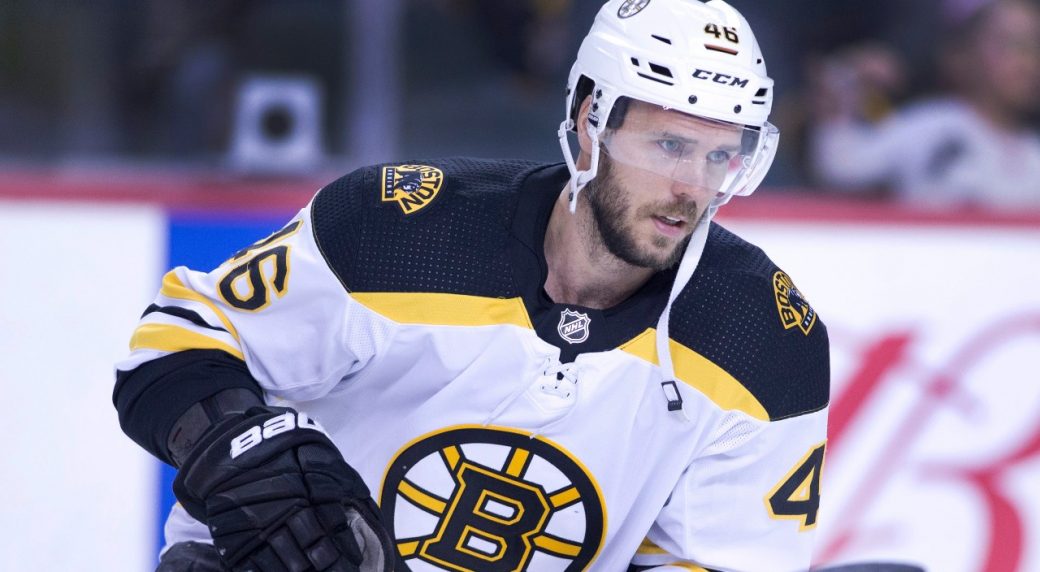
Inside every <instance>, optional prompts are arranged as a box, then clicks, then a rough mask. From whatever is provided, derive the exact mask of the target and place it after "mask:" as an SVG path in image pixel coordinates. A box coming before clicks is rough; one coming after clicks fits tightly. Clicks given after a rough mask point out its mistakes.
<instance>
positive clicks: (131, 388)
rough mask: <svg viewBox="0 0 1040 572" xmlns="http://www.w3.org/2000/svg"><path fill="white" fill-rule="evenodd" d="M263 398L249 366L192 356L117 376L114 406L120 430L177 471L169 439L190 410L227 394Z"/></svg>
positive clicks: (199, 353)
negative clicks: (240, 391) (243, 392)
mask: <svg viewBox="0 0 1040 572" xmlns="http://www.w3.org/2000/svg"><path fill="white" fill-rule="evenodd" d="M233 389H245V390H248V391H250V392H251V393H253V394H255V395H256V397H257V401H258V404H262V403H263V392H262V390H261V389H260V386H259V385H258V384H257V382H256V380H255V379H253V376H252V375H250V373H249V370H248V369H247V368H246V364H245V362H243V361H242V360H240V359H238V358H235V357H233V356H231V355H230V354H228V353H225V352H222V351H219V350H188V351H183V352H178V353H175V354H171V355H168V356H165V357H161V358H158V359H155V360H152V361H150V362H147V363H144V364H142V365H140V366H139V367H137V368H135V369H133V370H131V371H117V372H116V386H115V390H114V391H113V394H112V402H113V403H114V404H115V406H116V411H118V413H119V425H120V427H122V429H123V432H124V433H126V434H127V435H128V436H129V437H130V438H131V439H133V440H134V442H136V443H137V444H138V445H140V446H141V447H143V448H144V449H145V450H147V451H148V452H149V453H151V454H153V455H155V456H156V457H158V458H159V459H160V460H162V461H164V462H166V463H168V464H170V465H174V462H173V459H172V458H171V457H170V452H169V450H168V448H167V438H168V435H169V433H170V430H171V429H172V428H173V426H174V424H175V423H176V422H177V420H178V419H179V418H180V417H181V415H183V414H184V413H185V412H186V411H188V409H189V408H191V407H192V406H193V405H195V404H196V403H199V402H201V401H203V400H205V399H207V398H209V397H211V396H213V395H216V394H217V393H220V392H222V391H225V390H233Z"/></svg>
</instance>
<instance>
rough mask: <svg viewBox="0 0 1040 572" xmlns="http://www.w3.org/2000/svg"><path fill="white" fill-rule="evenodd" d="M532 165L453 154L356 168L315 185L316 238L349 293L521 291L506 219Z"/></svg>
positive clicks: (495, 293) (497, 293) (505, 293)
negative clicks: (512, 266) (318, 187)
mask: <svg viewBox="0 0 1040 572" xmlns="http://www.w3.org/2000/svg"><path fill="white" fill-rule="evenodd" d="M538 167H539V166H538V165H537V164H535V163H529V162H521V161H497V160H496V161H493V160H482V159H468V158H455V159H441V160H434V161H418V162H412V163H395V164H387V165H376V166H373V167H366V168H363V169H359V170H357V171H354V172H352V173H350V174H348V175H346V176H344V177H342V178H340V179H338V180H337V181H335V182H333V183H331V184H329V185H327V186H326V187H324V188H323V189H322V190H321V191H319V192H318V195H317V196H316V197H315V199H314V203H313V205H312V212H311V216H312V222H313V228H314V235H315V241H316V242H317V244H318V247H319V248H320V249H321V251H322V254H323V255H324V256H325V259H326V261H327V262H328V264H329V267H330V268H332V269H333V271H334V272H335V273H336V275H337V276H338V277H339V280H340V282H342V283H343V286H344V287H345V288H346V289H347V290H349V291H352V292H427V293H452V294H466V295H471V296H487V297H513V296H517V295H518V293H517V292H516V287H515V286H514V284H513V280H512V275H511V273H510V267H509V264H508V258H507V256H506V247H507V244H508V242H507V241H508V239H509V231H510V226H509V225H510V220H511V218H512V216H513V212H514V210H515V208H516V197H517V192H518V189H519V188H520V186H521V183H522V182H523V180H524V178H525V177H526V176H527V175H528V174H529V173H530V172H532V171H533V170H535V169H537V168H538Z"/></svg>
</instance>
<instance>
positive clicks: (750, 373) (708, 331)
mask: <svg viewBox="0 0 1040 572" xmlns="http://www.w3.org/2000/svg"><path fill="white" fill-rule="evenodd" d="M669 334H670V335H671V337H672V338H673V339H675V340H676V341H677V342H679V343H681V344H683V345H684V346H686V347H689V348H690V349H692V350H694V351H696V352H697V353H699V354H701V355H702V356H704V357H705V358H707V359H709V360H711V361H712V362H713V363H715V364H716V365H718V366H719V367H721V368H722V369H723V370H725V371H726V372H727V373H729V374H730V375H732V376H733V377H734V378H736V379H737V381H739V382H740V383H742V384H743V385H744V386H745V387H746V388H747V389H748V391H750V392H751V394H752V395H754V396H755V398H756V399H758V401H759V403H761V404H762V406H763V407H764V408H765V410H766V412H767V413H768V414H769V417H770V419H772V420H778V419H783V418H786V417H793V416H796V415H801V414H803V413H809V412H812V411H817V410H819V409H822V408H823V407H825V406H826V405H827V403H828V400H829V398H830V355H829V352H828V341H827V329H826V327H825V326H824V324H823V322H822V320H820V318H819V316H817V315H816V312H815V310H813V309H812V307H811V306H810V305H809V304H808V302H806V300H805V298H804V297H803V296H802V295H801V293H800V292H799V291H798V290H797V288H795V286H794V284H793V282H792V281H791V279H790V277H788V276H787V274H785V273H784V272H783V271H781V270H780V269H779V268H777V267H776V265H775V264H773V262H772V261H771V260H770V259H769V257H767V256H766V254H765V253H764V252H762V250H761V249H759V248H758V247H756V246H754V245H752V244H750V243H748V242H746V241H744V240H743V239H741V238H740V237H738V236H737V235H735V234H733V233H731V232H729V231H728V230H726V229H724V228H722V227H721V226H719V225H718V224H714V223H713V224H712V228H711V232H710V233H709V235H708V244H707V246H706V247H705V249H704V255H703V257H702V258H701V262H700V264H699V266H698V269H697V272H696V274H695V275H694V277H693V279H691V280H690V283H689V284H688V285H687V286H686V288H685V289H684V290H683V292H682V294H680V295H679V298H678V299H677V300H676V302H675V305H674V308H673V310H672V315H671V322H670V326H669Z"/></svg>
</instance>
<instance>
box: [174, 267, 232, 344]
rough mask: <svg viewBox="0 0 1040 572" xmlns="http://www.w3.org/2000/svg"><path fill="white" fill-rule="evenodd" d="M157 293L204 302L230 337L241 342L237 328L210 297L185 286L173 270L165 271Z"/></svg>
mask: <svg viewBox="0 0 1040 572" xmlns="http://www.w3.org/2000/svg"><path fill="white" fill-rule="evenodd" d="M159 293H160V294H162V295H163V296H166V297H167V298H176V299H178V300H191V301H193V302H198V303H200V304H205V305H206V306H208V307H209V309H210V310H212V311H213V313H214V314H216V315H217V317H218V318H220V321H221V322H222V323H223V324H224V329H226V330H227V331H228V333H229V334H231V337H233V338H235V341H236V342H238V343H242V340H240V339H239V337H238V330H236V329H235V326H233V325H232V324H231V320H229V319H228V318H227V316H226V315H225V314H224V312H223V311H222V310H221V309H220V308H218V307H217V305H216V304H214V303H213V302H212V301H211V300H210V299H208V298H206V297H205V296H203V295H202V294H199V293H198V292H196V291H194V290H192V289H191V288H188V287H187V286H185V285H184V283H183V282H181V279H180V278H178V277H177V273H176V272H174V271H173V270H171V271H169V272H167V273H166V275H165V276H163V281H162V289H161V290H159Z"/></svg>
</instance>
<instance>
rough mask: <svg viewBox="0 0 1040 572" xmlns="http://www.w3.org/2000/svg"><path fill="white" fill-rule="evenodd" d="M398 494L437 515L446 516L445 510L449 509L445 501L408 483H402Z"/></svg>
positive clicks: (398, 487)
mask: <svg viewBox="0 0 1040 572" xmlns="http://www.w3.org/2000/svg"><path fill="white" fill-rule="evenodd" d="M397 492H399V493H401V495H402V496H404V498H406V499H408V500H410V501H412V502H413V503H415V504H417V505H419V506H421V507H425V508H428V509H430V510H431V511H433V512H435V513H437V514H444V510H445V509H446V508H447V507H448V505H447V504H446V503H445V502H444V501H442V500H440V499H438V498H436V497H434V496H433V495H430V494H428V493H426V492H423V491H420V490H419V489H417V488H415V487H414V486H413V485H412V483H409V482H408V481H401V484H400V485H398V486H397Z"/></svg>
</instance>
